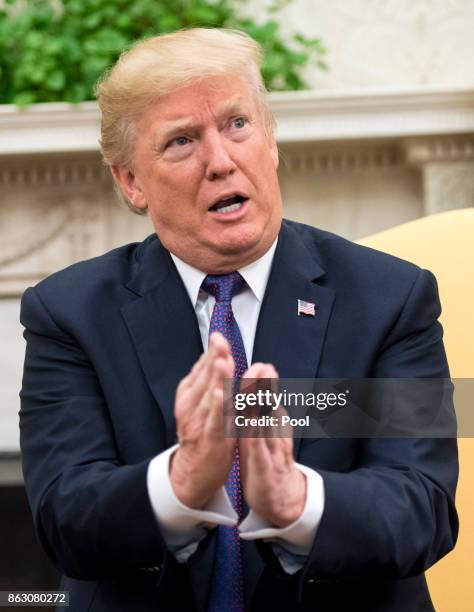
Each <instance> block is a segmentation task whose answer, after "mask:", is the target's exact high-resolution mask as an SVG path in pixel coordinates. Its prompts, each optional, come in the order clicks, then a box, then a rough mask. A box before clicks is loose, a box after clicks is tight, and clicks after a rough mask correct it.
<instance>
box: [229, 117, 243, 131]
mask: <svg viewBox="0 0 474 612" xmlns="http://www.w3.org/2000/svg"><path fill="white" fill-rule="evenodd" d="M232 123H233V124H234V127H236V128H239V129H242V128H243V127H245V124H246V123H247V120H246V119H245V117H237V118H236V119H233V121H232Z"/></svg>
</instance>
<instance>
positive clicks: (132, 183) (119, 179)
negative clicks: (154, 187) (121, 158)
mask: <svg viewBox="0 0 474 612" xmlns="http://www.w3.org/2000/svg"><path fill="white" fill-rule="evenodd" d="M112 174H113V177H114V179H115V182H116V183H117V185H118V186H119V187H120V189H121V191H122V193H123V195H124V196H125V197H126V198H127V200H128V201H129V202H131V204H132V205H133V206H134V207H135V208H139V209H140V210H145V209H146V208H147V202H146V198H145V195H144V193H143V191H142V189H141V186H140V184H139V182H138V181H137V177H136V176H135V174H134V173H133V172H132V170H130V168H127V167H126V166H112Z"/></svg>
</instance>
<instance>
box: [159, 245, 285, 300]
mask: <svg viewBox="0 0 474 612" xmlns="http://www.w3.org/2000/svg"><path fill="white" fill-rule="evenodd" d="M277 242H278V237H277V238H275V241H274V242H273V244H272V246H271V247H270V248H269V249H268V251H267V252H266V253H265V254H264V255H262V257H260V259H257V260H256V261H253V262H252V263H250V264H248V265H247V266H244V267H243V268H239V269H238V270H237V271H238V272H239V273H240V274H241V275H242V278H243V279H244V280H245V282H246V283H247V285H248V286H249V287H250V289H251V291H252V293H253V294H254V295H255V297H256V298H257V300H258V301H259V302H261V301H262V300H263V296H264V294H265V289H266V288H267V282H268V277H269V276H270V269H271V267H272V262H273V255H274V254H275V249H276V245H277ZM170 255H171V257H172V259H173V261H174V264H175V266H176V268H177V270H178V273H179V275H180V277H181V280H182V281H183V283H184V286H185V287H186V291H187V292H188V295H189V298H190V300H191V303H192V305H193V306H194V307H196V304H197V301H198V297H199V290H200V289H201V285H202V281H203V280H204V279H205V278H206V276H207V274H206V273H205V272H202V270H198V269H197V268H194V267H193V266H190V265H189V264H188V263H186V262H185V261H183V260H182V259H180V258H179V257H177V256H176V255H175V254H174V253H171V252H170Z"/></svg>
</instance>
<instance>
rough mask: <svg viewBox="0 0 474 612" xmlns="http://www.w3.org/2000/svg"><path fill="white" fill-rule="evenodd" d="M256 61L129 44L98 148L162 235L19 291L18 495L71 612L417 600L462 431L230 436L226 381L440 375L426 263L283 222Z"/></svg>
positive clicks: (216, 41)
mask: <svg viewBox="0 0 474 612" xmlns="http://www.w3.org/2000/svg"><path fill="white" fill-rule="evenodd" d="M260 61H261V58H260V50H259V48H258V46H257V45H256V44H255V43H254V42H253V41H251V40H250V39H248V38H247V37H246V36H244V35H242V34H239V33H236V32H229V31H222V30H200V29H198V30H190V31H187V32H180V33H176V34H172V35H166V36H162V37H156V38H153V39H149V40H148V41H145V42H143V43H140V44H138V45H137V46H135V47H134V48H133V49H132V50H131V51H129V52H128V53H127V54H125V56H124V57H123V58H122V59H121V61H120V62H119V63H118V64H117V65H116V66H115V67H114V69H113V70H112V71H111V73H110V74H108V75H107V77H106V79H105V80H104V81H103V82H102V84H101V85H100V86H99V88H98V97H99V104H100V106H101V109H102V141H101V145H102V151H103V155H104V159H105V161H106V162H107V163H108V164H109V165H110V167H111V169H112V172H113V175H114V178H115V180H116V182H117V184H118V185H119V186H120V189H121V190H122V192H123V194H124V195H125V197H126V198H127V200H128V202H129V203H130V206H131V207H132V208H133V209H135V210H137V211H144V210H146V209H148V211H149V213H150V217H151V220H152V222H153V225H154V228H155V233H154V234H153V235H152V236H150V237H149V238H147V239H146V240H145V241H144V242H142V243H141V244H131V245H126V246H124V247H121V248H119V249H115V250H114V251H111V252H110V253H107V254H105V255H103V256H102V257H98V258H96V259H94V260H90V261H87V262H82V263H80V264H77V265H75V266H72V267H70V268H68V269H67V270H64V271H62V272H59V273H57V274H54V275H53V276H51V277H50V278H48V279H46V280H45V281H43V282H42V283H40V284H39V285H38V286H37V287H35V288H31V289H29V290H27V292H26V293H25V295H24V298H23V302H22V319H21V320H22V323H23V325H24V326H25V328H26V331H25V338H26V340H27V352H26V360H25V373H24V380H23V388H22V392H21V396H22V409H21V413H20V426H21V445H22V452H23V467H24V475H25V484H26V488H27V493H28V496H29V500H30V504H31V507H32V512H33V516H34V520H35V524H36V529H37V531H38V534H39V537H40V539H41V541H42V543H43V545H44V547H45V549H46V550H47V552H48V553H49V555H50V556H51V558H52V559H53V560H54V561H55V563H56V564H57V566H58V567H59V568H60V570H61V571H62V573H63V574H64V579H63V582H62V588H63V589H65V590H69V591H70V592H71V607H70V609H71V610H77V611H83V610H91V611H104V612H105V611H109V610H110V611H112V610H114V611H115V610H124V611H125V610H160V611H168V612H173V611H179V612H181V611H190V612H192V611H194V610H199V611H202V612H207V611H213V612H216V611H217V612H219V611H222V612H227V611H229V612H243V611H244V610H266V609H272V610H280V611H288V612H290V611H291V612H293V611H297V610H302V611H304V610H308V611H309V610H329V609H331V610H333V609H336V610H349V609H355V610H365V611H368V610H374V611H385V610H387V611H395V610H397V611H403V612H406V611H418V610H432V609H433V607H432V604H431V602H430V597H429V594H428V591H427V587H426V581H425V578H424V574H423V572H424V570H425V569H427V568H428V567H430V566H431V565H432V564H433V563H435V562H436V561H437V560H438V559H439V558H441V557H442V556H443V555H445V554H446V553H447V552H449V551H450V550H451V549H452V547H453V546H454V543H455V540H456V535H457V517H456V512H455V509H454V492H455V486H456V480H457V452H456V442H455V440H453V439H449V438H439V439H435V438H433V439H431V438H427V439H423V438H414V437H406V438H367V439H366V438H363V439H357V438H344V439H327V438H313V439H312V438H307V439H296V440H295V441H294V442H293V441H292V440H291V438H284V437H281V438H270V439H268V438H262V437H260V438H258V437H256V438H242V439H240V440H239V441H237V440H236V439H235V438H232V437H226V436H224V433H223V428H222V401H223V396H224V381H225V380H226V379H232V378H234V379H239V378H242V377H245V378H249V379H260V378H263V379H267V378H270V379H272V378H276V377H278V376H280V377H283V378H316V377H319V378H340V377H344V378H413V377H415V378H446V377H448V376H449V372H448V367H447V364H446V358H445V354H444V349H443V344H442V330H441V327H440V325H439V323H438V322H437V318H438V316H439V312H440V307H439V300H438V296H437V290H436V282H435V280H434V278H433V276H432V275H431V274H430V273H429V272H426V271H423V270H420V269H418V268H417V267H416V266H413V265H411V264H408V263H407V262H402V261H400V260H397V259H395V258H393V257H389V256H388V255H383V254H381V253H378V252H375V251H372V250H370V249H366V248H363V247H360V246H356V245H354V244H352V243H350V242H348V241H346V240H343V239H342V238H339V237H337V236H334V235H332V234H328V233H326V232H323V231H320V230H316V229H314V228H310V227H307V226H304V225H301V224H296V223H292V222H290V221H283V222H282V206H281V196H280V190H279V185H278V179H277V173H276V169H277V166H278V152H277V147H276V144H275V140H274V137H273V124H272V120H271V115H270V113H269V110H268V107H267V105H266V101H265V97H264V89H263V86H262V84H261V77H260V74H259V71H258V66H259V62H260ZM299 301H304V302H306V304H307V305H309V307H310V312H309V313H308V314H303V315H302V316H298V314H300V313H299V311H298V309H297V304H298V303H299ZM312 306H314V307H315V312H314V316H312V313H311V307H312ZM208 345H209V347H208V348H207V346H208ZM204 348H207V350H205V351H204ZM203 351H204V352H203ZM242 519H243V520H242Z"/></svg>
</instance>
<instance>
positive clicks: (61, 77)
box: [0, 0, 326, 106]
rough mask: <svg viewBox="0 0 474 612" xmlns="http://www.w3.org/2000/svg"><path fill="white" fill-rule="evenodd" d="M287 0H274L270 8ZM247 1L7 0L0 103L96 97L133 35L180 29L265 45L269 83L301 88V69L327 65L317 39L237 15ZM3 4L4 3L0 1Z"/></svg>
mask: <svg viewBox="0 0 474 612" xmlns="http://www.w3.org/2000/svg"><path fill="white" fill-rule="evenodd" d="M291 1H292V0H275V2H274V4H273V6H272V8H271V9H270V13H271V14H274V13H276V12H278V11H279V10H281V8H282V7H283V6H284V5H286V4H288V2H291ZM246 2H247V0H4V2H3V8H0V102H1V103H13V104H18V105H22V106H23V105H27V104H31V103H33V102H53V101H59V100H61V101H69V102H81V101H82V100H91V99H93V86H94V83H95V82H96V80H97V79H98V77H99V76H100V75H101V73H102V72H103V71H104V70H105V69H106V68H107V67H108V66H110V65H111V64H112V63H114V62H115V60H116V59H117V57H118V56H119V54H120V53H121V52H122V51H123V50H124V49H125V48H127V47H128V46H129V45H130V44H131V43H133V42H134V41H136V40H137V39H141V38H146V37H148V36H153V35H156V34H160V33H164V32H169V31H173V30H177V29H180V28H188V27H197V26H206V27H233V28H239V29H242V30H244V31H245V32H247V33H248V34H250V35H251V36H253V38H255V39H256V40H257V41H258V42H260V43H261V44H262V45H263V48H264V49H265V55H266V61H265V65H264V67H263V75H264V78H265V82H266V85H267V87H268V88H269V89H273V90H285V89H304V88H305V87H306V83H305V81H304V79H303V76H302V72H303V68H304V67H305V66H306V65H307V64H308V63H309V62H315V63H316V65H317V66H319V68H322V69H324V68H326V66H325V64H324V62H323V60H322V58H323V56H324V53H325V49H324V47H323V45H322V43H321V41H320V40H319V39H308V38H306V37H304V36H303V35H301V34H295V35H294V36H293V37H292V40H291V41H290V42H289V43H287V42H285V41H284V40H283V38H282V36H281V34H280V31H279V24H278V22H277V21H275V20H274V19H269V20H268V21H266V22H265V23H261V24H257V23H255V22H254V21H252V20H251V19H248V18H243V17H241V16H239V10H238V9H239V6H238V5H239V4H240V5H244V4H246ZM0 6H2V5H1V4H0Z"/></svg>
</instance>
